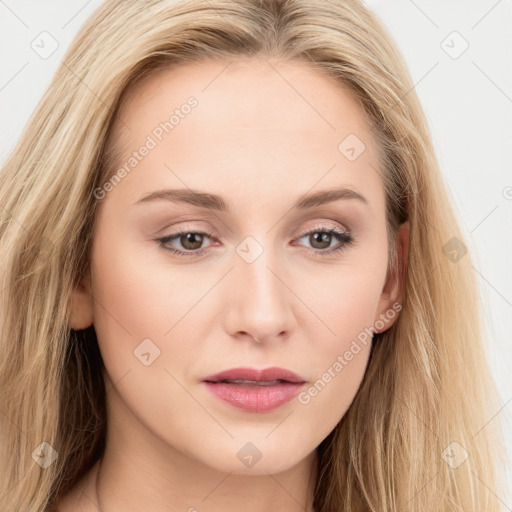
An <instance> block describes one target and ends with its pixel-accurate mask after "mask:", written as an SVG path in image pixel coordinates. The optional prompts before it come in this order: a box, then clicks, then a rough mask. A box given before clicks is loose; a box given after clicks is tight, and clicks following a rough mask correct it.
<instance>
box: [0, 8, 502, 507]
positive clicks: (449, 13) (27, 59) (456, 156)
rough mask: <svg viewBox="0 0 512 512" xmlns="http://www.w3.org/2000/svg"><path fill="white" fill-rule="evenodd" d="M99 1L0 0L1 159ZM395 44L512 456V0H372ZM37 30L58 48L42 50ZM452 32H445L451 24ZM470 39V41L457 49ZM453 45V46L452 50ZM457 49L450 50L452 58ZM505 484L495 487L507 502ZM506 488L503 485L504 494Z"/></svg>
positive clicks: (494, 418)
mask: <svg viewBox="0 0 512 512" xmlns="http://www.w3.org/2000/svg"><path fill="white" fill-rule="evenodd" d="M100 3H101V1H100V0H89V1H86V0H58V1H57V0H52V1H48V0H47V1H37V0H32V1H29V0H0V22H1V26H2V30H1V31H0V108H1V110H0V163H2V162H4V161H5V158H6V157H7V155H8V153H9V152H10V151H11V150H12V148H13V146H14V143H15V142H16V141H17V139H18V138H19V136H20V135H21V131H22V129H23V127H24V126H25V123H26V122H27V120H28V118H29V116H30V114H31V113H32V112H33V110H34V109H35V107H36V105H37V103H38V101H39V99H40V97H41V96H42V94H43V92H44V91H45V89H46V87H47V86H48V85H49V82H50V79H51V77H52V76H53V74H54V73H55V71H56V69H57V66H58V65H59V63H60V61H61V59H62V57H63V55H64V52H65V50H66V49H67V47H68V46H69V44H70V42H71V40H72V39H73V37H74V36H75V34H76V32H77V31H78V29H79V28H80V26H81V25H82V23H83V22H84V21H85V19H86V18H87V17H88V16H89V14H90V13H91V12H92V11H93V10H94V9H95V8H96V7H97V6H98V5H100ZM367 4H368V5H369V6H370V7H371V8H373V10H374V11H375V12H376V13H377V14H378V15H379V16H380V17H381V18H382V20H383V21H384V23H385V24H386V25H387V26H388V27H389V29H390V30H391V33H392V34H393V37H394V38H395V40H396V42H397V43H398V45H399V47H400V48H401V50H402V52H403V54H404V56H405V59H406V61H407V63H408V65H409V68H410V70H411V74H412V76H413V81H414V83H415V84H416V91H417V93H418V94H419V96H420V99H421V101H422V103H423V106H424V109H425V112H426V114H427V118H428V120H429V123H430V127H431V130H432V135H433V138H434V142H435V145H436V151H437V155H438V158H439V160H440V162H441V167H442V170H443V173H444V176H445V179H446V182H447V185H448V187H449V189H450V192H451V194H452V196H453V199H454V201H455V204H456V206H457V208H458V211H459V214H460V217H461V220H462V225H463V228H464V230H465V233H466V235H467V236H468V238H469V241H470V247H469V249H470V251H472V253H473V256H474V257H475V272H476V273H477V276H478V281H479V284H480V287H481V291H482V294H483V297H484V301H485V304H486V312H485V314H486V317H487V318H488V325H487V331H488V335H489V344H490V353H489V358H490V362H491V364H492V368H493V371H494V373H495V375H496V380H497V382H498V385H499V389H500V396H501V402H502V408H501V409H500V410H497V411H495V415H494V416H493V417H491V418H489V422H491V421H503V422H505V428H506V429H505V433H506V435H507V437H508V439H509V447H508V460H509V461H511V459H512V443H511V441H512V386H511V384H512V342H511V334H510V333H511V332H512V272H511V271H510V265H511V263H512V165H511V164H512V157H511V153H510V146H511V145H512V61H511V57H510V54H511V50H512V30H511V27H512V0H498V1H497V0H479V1H477V0H472V1H463V0H442V1H441V0H436V1H429V2H427V1H426V0H394V1H393V2H391V1H390V0H387V1H384V0H370V1H368V2H367ZM43 31H47V32H48V33H50V34H51V35H52V37H53V38H55V40H56V41H57V42H58V49H57V50H56V51H55V53H53V54H52V55H51V56H49V57H48V58H47V59H42V58H41V57H40V56H39V55H38V54H36V52H35V51H34V50H33V49H32V47H31V44H33V43H32V42H33V41H34V40H35V41H36V42H37V41H38V39H37V37H38V36H39V34H40V33H41V32H43ZM454 31H455V32H457V33H458V34H453V32H454ZM466 45H469V46H468V48H467V49H466V50H465V51H464V52H463V53H461V55H460V56H459V55H458V54H459V53H460V52H461V51H462V50H463V49H464V48H465V46H466ZM450 54H451V55H450ZM454 57H457V58H454ZM511 466H512V461H511V462H510V464H509V472H508V481H509V482H511V483H510V488H509V489H508V491H507V490H506V491H505V492H504V493H503V492H501V493H500V496H499V497H500V499H501V500H502V502H503V507H504V508H503V510H511V511H512V468H511ZM507 492H508V494H507Z"/></svg>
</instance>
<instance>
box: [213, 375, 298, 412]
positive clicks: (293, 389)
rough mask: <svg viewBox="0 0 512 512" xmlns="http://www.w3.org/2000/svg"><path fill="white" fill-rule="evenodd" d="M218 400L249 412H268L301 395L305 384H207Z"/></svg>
mask: <svg viewBox="0 0 512 512" xmlns="http://www.w3.org/2000/svg"><path fill="white" fill-rule="evenodd" d="M205 384H206V386H207V388H208V389H209V390H210V391H211V392H212V393H213V394H214V395H215V396H217V397H218V398H220V399H221V400H224V401H225V402H228V403H229V404H231V405H234V406H235V407H238V408H239V409H242V410H244V411H249V412H266V411H271V410H272V409H277V407H280V406H281V405H284V404H285V403H287V402H289V401H290V400H292V399H293V398H294V397H295V396H297V395H298V394H299V391H300V389H301V388H302V387H303V386H304V383H293V382H283V383H281V384H276V385H274V386H261V385H258V384H250V385H249V384H229V383H227V382H218V383H213V382H205Z"/></svg>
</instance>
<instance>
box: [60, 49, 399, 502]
mask: <svg viewBox="0 0 512 512" xmlns="http://www.w3.org/2000/svg"><path fill="white" fill-rule="evenodd" d="M226 66H227V62H220V61H219V62H201V63H195V64H186V65H181V66H180V67H178V68H174V69H166V70H164V71H159V72H158V73H156V74H155V75H153V76H152V77H151V78H150V79H149V80H148V81H146V82H144V83H142V84H139V86H138V87H137V88H136V89H133V90H132V91H131V94H130V95H129V97H128V99H127V102H126V103H125V104H124V106H123V107H122V109H121V111H120V113H119V117H120V118H121V119H122V120H123V122H124V123H125V125H126V126H127V127H128V128H127V127H125V125H124V124H123V123H120V122H118V123H117V124H116V126H115V131H114V134H113V137H114V139H113V140H114V142H116V143H117V144H119V145H120V146H119V147H120V151H121V155H122V156H121V158H120V160H119V161H118V162H117V164H118V165H119V166H121V165H123V164H124V162H126V160H127V159H128V158H129V156H130V155H131V153H132V152H133V151H134V150H136V149H137V148H139V147H140V146H141V145H142V144H144V141H145V140H146V137H147V135H148V134H150V133H151V132H152V130H153V129H154V128H155V126H157V125H158V124H159V123H160V122H162V121H164V120H166V119H168V118H169V115H170V113H172V111H173V110H174V109H175V108H177V107H179V106H180V105H182V104H183V103H185V101H186V99H187V98H188V97H190V96H194V97H195V98H196V99H197V100H198V106H197V107H195V108H194V109H192V110H191V112H190V114H188V115H187V116H185V117H184V118H183V119H181V120H180V123H179V125H178V126H176V127H175V129H174V130H173V131H172V132H170V133H169V134H167V135H165V136H164V138H163V140H162V142H161V143H159V145H158V146H157V147H156V148H155V149H153V150H152V151H150V153H149V154H148V156H146V157H145V158H144V159H143V160H142V161H141V162H140V163H139V164H138V165H137V166H136V167H135V168H134V169H132V170H131V172H130V173H129V174H128V175H127V176H126V177H125V178H124V179H123V180H121V182H120V183H119V184H117V186H116V187H115V188H114V189H113V190H111V191H109V192H108V193H107V194H106V196H105V198H104V199H102V200H101V201H100V204H99V212H98V217H97V222H96V224H95V227H94V233H93V246H92V253H91V268H90V272H89V274H87V275H86V276H85V277H84V279H83V281H82V283H81V285H80V287H79V288H77V289H76V290H75V291H74V295H73V303H72V304H71V306H70V307H71V311H72V313H71V317H70V325H71V326H73V327H74V328H84V327H87V326H89V325H91V324H92V323H94V326H95V330H96V333H97V336H98V342H99V346H100V350H101V354H102V357H103V360H104V363H105V367H106V373H105V380H106V387H107V390H108V392H107V418H108V433H107V444H106V450H105V454H104V456H103V457H102V459H101V460H100V461H99V462H98V463H96V464H95V466H94V467H93V468H92V469H91V470H90V471H89V472H88V473H87V474H86V475H85V477H84V478H83V479H82V480H81V481H80V482H79V483H78V484H77V485H76V486H75V488H74V489H73V490H72V492H71V493H69V494H68V496H66V497H65V498H64V499H63V500H61V505H60V508H59V510H61V511H67V510H84V511H89V510H91V511H92V510H94V511H96V510H98V509H101V510H102V511H105V512H113V511H117V510H123V511H135V510H143V509H144V510H151V511H152V512H163V511H166V512H167V511H169V510H183V511H187V510H189V511H190V512H192V511H194V510H198V511H200V512H220V511H222V512H225V511H226V510H244V511H246V512H274V511H282V510H287V511H288V512H299V511H304V510H307V511H312V510H313V506H312V492H313V488H314V487H313V486H314V481H315V477H316V470H315V467H316V466H315V465H316V462H317V458H316V451H315V448H316V447H317V446H318V445H319V444H320V443H321V441H322V440H323V439H325V437H326V436H327V435H328V434H329V433H330V432H331V431H332V430H333V429H334V427H335V426H336V424H337V423H338V422H339V421H340V419H341V418H342V417H343V415H344V414H345V412H346V411H347V409H348V407H349V406H350V404H351V403H352V401H353V399H354V397H355V395H356V393H357V390H358V388H359V386H360V384H361V381H362V379H363V376H364V373H365V370H366V366H367V362H368V356H369V353H370V343H368V344H367V345H366V346H364V345H361V350H360V351H359V352H358V353H357V355H354V357H353V359H352V360H351V361H349V362H348V364H346V366H345V367H344V368H343V370H342V371H341V372H339V373H337V374H336V376H335V377H334V378H332V380H331V381H330V382H329V383H328V384H327V385H326V386H325V387H324V388H323V389H322V390H321V392H319V393H318V394H317V395H316V396H314V397H312V398H311V400H310V402H309V403H308V404H301V403H300V402H299V401H298V400H297V399H294V400H292V401H291V402H289V403H287V404H285V405H283V406H281V407H279V408H277V409H274V410H273V411H270V412H265V413H254V412H245V411H242V410H240V409H237V408H235V407H233V406H231V405H229V404H226V403H224V402H222V401H220V400H219V399H218V398H216V397H215V396H213V395H212V394H211V393H209V391H208V390H207V389H205V386H204V384H203V383H202V382H201V381H202V379H203V378H204V377H206V376H207V375H210V374H213V373H216V372H219V371H221V370H225V369H229V368H233V367H238V366H251V367H254V368H265V367H268V366H280V367H283V368H287V369H290V370H292V371H294V372H296V373H298V374H299V375H301V376H302V377H304V379H305V380H306V381H307V385H306V388H307V387H310V386H311V385H312V384H313V383H314V382H315V381H317V380H318V379H320V378H321V377H322V375H323V374H324V373H325V372H326V371H327V369H328V368H329V367H332V365H333V363H334V362H335V361H336V360H337V357H338V356H339V355H343V354H344V353H345V352H346V351H347V350H348V349H349V347H350V346H351V344H352V342H353V341H354V340H355V339H356V337H357V335H358V334H359V333H361V332H362V331H363V330H364V329H365V328H369V327H370V326H372V325H374V324H375V322H376V320H378V319H379V318H382V315H384V314H385V313H386V311H388V310H390V309H392V305H393V303H396V302H397V301H400V297H401V295H400V294H401V283H400V281H399V278H398V276H397V275H396V274H395V273H390V274H389V275H388V274H387V265H388V251H389V247H388V241H387V236H386V218H385V195H384V187H383V183H382V178H381V176H380V175H379V173H378V172H377V169H378V168H379V161H378V157H377V148H376V146H375V142H374V140H373V138H372V135H371V133H370V126H369V124H368V122H367V120H366V117H365V115H364V113H363V110H362V109H361V108H360V106H359V105H358V104H357V103H356V101H355V100H354V98H353V96H352V95H351V93H350V92H349V91H348V90H347V89H345V88H344V87H342V86H340V84H339V83H337V82H335V81H334V80H333V79H331V78H328V77H326V76H325V75H321V74H319V72H318V71H315V70H314V69H312V68H311V67H309V66H308V64H307V63H304V62H300V61H293V62H290V61H288V62H283V61H280V60H277V59H271V60H267V59H263V58H260V57H258V58H252V59H249V58H247V59H244V58H238V59H235V60H233V61H232V62H231V64H230V65H229V66H228V67H226ZM351 133H352V134H356V135H357V137H358V138H359V139H360V140H361V141H363V142H364V144H365V145H366V149H365V151H364V152H363V153H362V154H361V155H360V156H359V157H358V158H357V159H356V160H354V161H350V160H349V159H347V158H346V157H345V156H344V154H342V153H341V152H340V151H339V150H338V146H339V144H340V142H341V141H342V140H343V139H344V138H345V137H346V136H347V135H348V134H351ZM339 187H344V188H349V189H351V190H354V191H357V192H358V193H359V194H361V195H362V196H364V198H365V199H366V202H363V201H360V200H358V199H341V200H337V201H333V202H330V203H328V204H324V205H322V206H317V207H314V208H310V209H307V210H293V209H291V207H292V204H293V203H294V201H295V200H296V199H297V198H298V197H299V196H301V195H302V194H305V193H312V192H317V191H319V190H325V189H331V188H339ZM163 188H191V189H196V190H201V191H204V192H209V193H212V194H218V195H221V196H222V197H223V198H224V199H225V201H226V202H227V203H228V205H229V207H230V212H229V213H228V212H220V211H214V210H211V209H207V208H201V207H197V206H192V205H186V204H183V203H181V204H180V203H174V202H170V201H165V200H159V201H154V202H148V203H147V204H134V203H136V202H137V201H138V200H139V199H140V198H141V197H142V196H144V195H146V194H148V193H150V192H153V191H155V190H159V189H163ZM181 228H183V229H184V230H188V232H201V231H203V230H207V231H211V232H212V233H213V236H212V237H211V238H209V237H208V236H204V238H203V243H202V245H201V247H202V248H207V251H206V253H204V254H203V255H200V256H190V257H187V256H185V257H182V258H178V257H177V256H175V255H174V254H172V253H171V252H169V251H167V250H166V249H165V248H163V247H161V246H159V244H158V242H156V241H155V240H156V239H157V238H158V237H163V236H166V235H171V234H173V233H175V232H176V231H178V230H179V229H181ZM329 228H331V229H332V228H334V229H337V230H340V231H342V232H346V231H348V232H349V233H350V234H351V235H352V236H353V239H354V241H353V243H352V244H351V245H347V246H345V247H344V248H343V250H341V251H339V252H338V253H334V254H331V255H327V256H324V257H322V256H320V255H319V254H320V253H321V252H322V251H323V252H324V253H325V252H326V251H328V250H329V249H331V248H334V247H339V246H340V242H338V240H337V239H336V238H335V237H332V238H331V242H330V243H323V244H322V243H320V242H319V241H316V242H315V240H318V237H317V238H316V239H315V238H314V237H313V235H311V236H308V235H306V236H305V234H306V233H310V232H317V231H319V230H320V231H322V230H324V231H325V230H328V229H329ZM248 236H250V237H253V238H254V239H255V240H256V241H257V242H258V243H259V244H260V245H261V247H262V249H263V252H262V254H261V255H260V256H259V257H258V258H257V259H256V260H255V261H254V262H251V263H248V262H247V261H246V260H244V259H243V258H242V257H241V256H240V255H239V253H237V251H236V249H237V247H243V244H241V243H242V242H243V241H244V239H245V238H246V237H248ZM397 240H398V248H399V257H401V258H404V257H405V256H404V255H405V254H406V250H407V225H403V226H402V228H401V229H400V230H399V232H398V235H397ZM198 245H199V244H198ZM167 246H168V247H169V246H171V247H173V248H175V249H180V250H182V251H187V250H188V251H193V250H194V247H193V246H191V245H190V243H189V244H188V245H187V241H186V239H185V240H183V238H182V239H181V240H180V239H179V237H178V238H175V239H174V240H173V241H172V242H168V243H167ZM326 246H327V247H326ZM315 251H316V252H317V255H316V256H315V254H314V253H315ZM397 316H398V315H394V319H390V320H389V321H387V322H386V324H385V326H384V327H383V328H381V329H377V330H380V331H383V330H385V329H387V328H389V327H390V326H391V325H392V323H393V322H394V321H395V320H396V318H397ZM386 318H387V317H386ZM146 338H149V339H151V340H152V342H153V343H154V344H155V345H156V346H158V348H159V350H160V356H159V357H158V358H156V359H155V360H154V361H153V362H152V363H151V364H150V365H149V366H145V365H144V364H142V363H141V362H140V361H139V359H137V358H136V357H135V356H134V349H136V347H137V346H138V345H139V344H140V343H141V342H142V340H144V339H146ZM255 338H256V339H257V340H258V341H256V340H255ZM248 442H251V443H253V444H254V445H255V446H256V447H257V448H258V450H259V451H260V452H261V459H260V460H259V461H258V462H257V463H256V464H255V465H254V466H252V467H251V468H249V467H246V466H245V465H244V464H242V463H241V461H240V460H239V459H238V457H237V452H239V450H240V449H241V448H242V447H243V446H244V445H246V443H248ZM192 507H193V508H192Z"/></svg>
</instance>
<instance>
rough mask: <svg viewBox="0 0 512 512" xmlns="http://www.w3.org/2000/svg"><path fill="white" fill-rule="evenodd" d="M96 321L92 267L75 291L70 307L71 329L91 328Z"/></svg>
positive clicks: (69, 321)
mask: <svg viewBox="0 0 512 512" xmlns="http://www.w3.org/2000/svg"><path fill="white" fill-rule="evenodd" d="M93 320H94V313H93V299H92V292H91V275H90V267H89V268H88V269H87V272H86V273H85V275H84V276H83V277H82V279H81V281H80V283H79V284H78V286H77V287H76V288H75V289H74V290H73V292H72V296H71V302H70V305H69V320H68V323H69V327H70V328H71V329H74V330H75V331H79V330H81V329H86V328H87V327H90V326H91V325H92V323H93Z"/></svg>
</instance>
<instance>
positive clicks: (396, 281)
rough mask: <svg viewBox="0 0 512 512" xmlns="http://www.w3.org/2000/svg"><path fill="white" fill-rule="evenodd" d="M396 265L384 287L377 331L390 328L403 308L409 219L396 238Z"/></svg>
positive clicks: (402, 225)
mask: <svg viewBox="0 0 512 512" xmlns="http://www.w3.org/2000/svg"><path fill="white" fill-rule="evenodd" d="M395 248H396V251H395V253H396V258H395V265H394V266H393V268H392V269H390V271H389V272H388V275H387V277H386V283H385V284H384V288H383V289H382V294H381V298H380V301H379V307H378V312H377V315H378V316H377V317H376V318H375V321H374V326H375V332H384V331H386V330H387V329H389V328H390V327H391V326H392V325H393V324H394V323H395V321H396V319H397V318H398V314H397V313H398V312H399V311H400V310H401V309H402V297H403V290H404V286H405V282H404V281H405V274H406V270H407V258H408V254H409V221H406V222H404V223H403V224H401V225H400V227H399V228H398V231H397V234H396V239H395Z"/></svg>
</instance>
